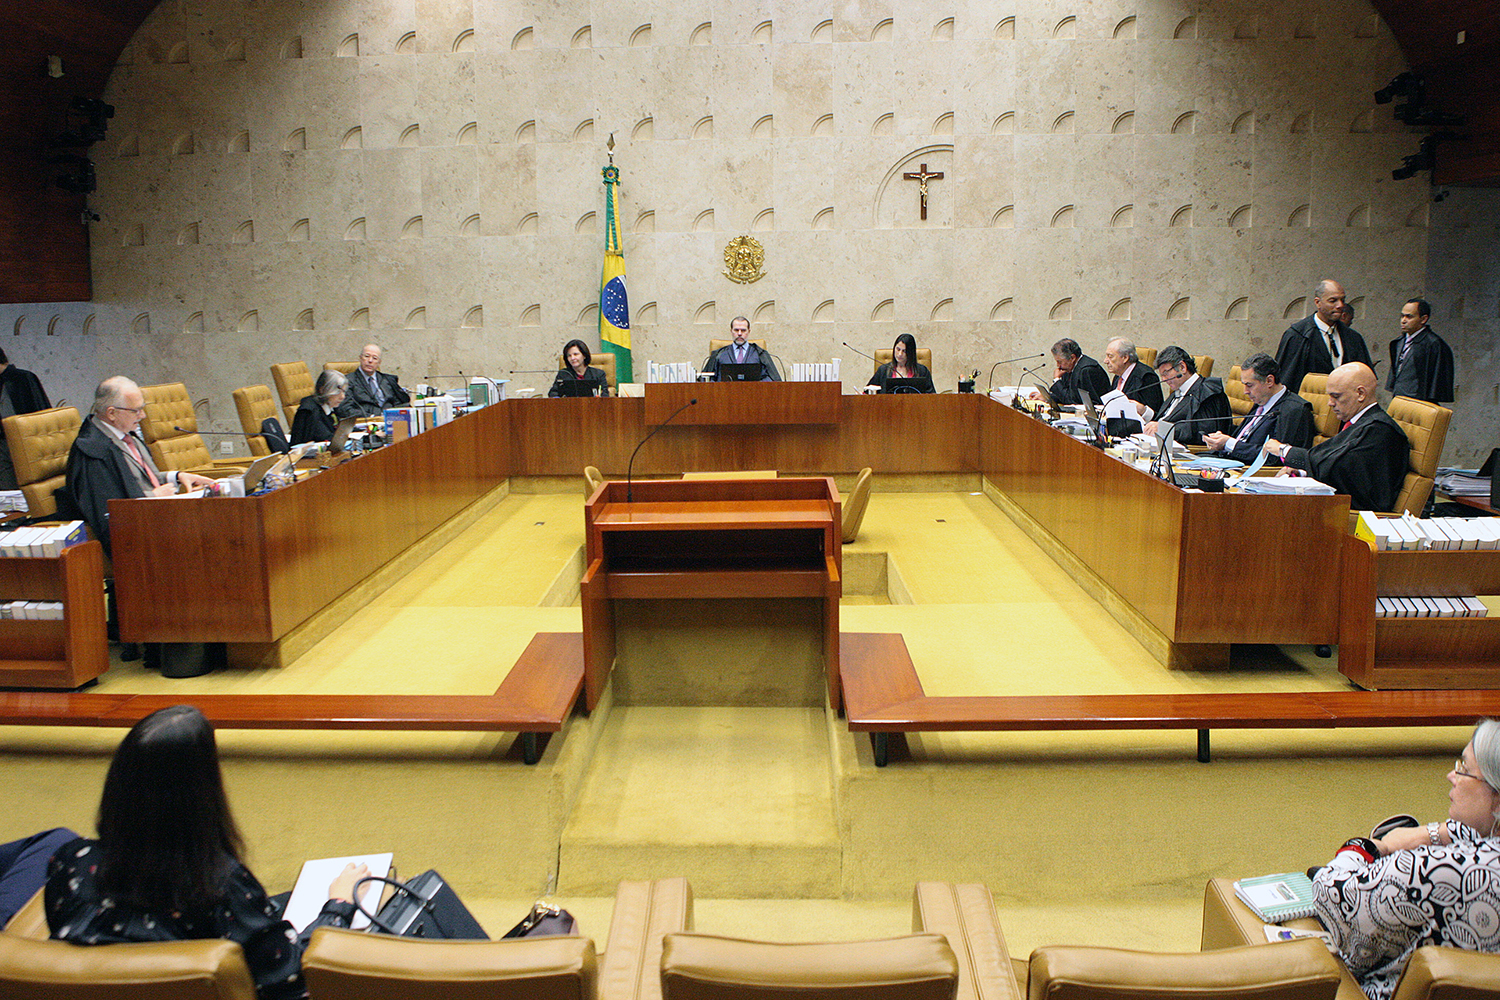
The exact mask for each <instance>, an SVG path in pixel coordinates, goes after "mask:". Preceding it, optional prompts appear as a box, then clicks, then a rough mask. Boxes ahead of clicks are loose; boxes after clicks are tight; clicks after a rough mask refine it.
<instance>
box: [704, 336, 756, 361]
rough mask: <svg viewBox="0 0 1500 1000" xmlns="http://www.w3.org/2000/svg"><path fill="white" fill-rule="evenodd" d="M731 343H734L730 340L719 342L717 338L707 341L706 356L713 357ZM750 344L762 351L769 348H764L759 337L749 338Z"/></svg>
mask: <svg viewBox="0 0 1500 1000" xmlns="http://www.w3.org/2000/svg"><path fill="white" fill-rule="evenodd" d="M732 343H734V341H732V340H720V339H718V338H717V337H715V338H713V339H711V340H709V342H708V356H709V357H713V356H714V355H715V354H717V353H719V352H720V351H722V350H723V349H724V348H726V347H728V346H729V345H730V344H732ZM750 343H752V344H754V345H755V346H756V347H759V348H760V349H761V350H763V351H766V350H770V348H768V347H766V342H765V341H764V340H762V339H760V338H759V337H751V338H750Z"/></svg>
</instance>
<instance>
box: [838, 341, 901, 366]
mask: <svg viewBox="0 0 1500 1000" xmlns="http://www.w3.org/2000/svg"><path fill="white" fill-rule="evenodd" d="M843 344H844V346H845V347H847V348H849V350H851V351H853V352H854V353H855V354H858V355H859V356H860V357H862V358H869V359H870V360H871V361H875V356H874V355H873V354H866V353H865V352H864V351H861V350H860V349H859V348H857V347H855V346H854V345H853V344H851V343H849V341H847V340H846V341H844V342H843ZM875 363H876V364H877V365H878V364H880V362H879V361H875ZM916 363H917V359H916V358H913V359H912V364H916Z"/></svg>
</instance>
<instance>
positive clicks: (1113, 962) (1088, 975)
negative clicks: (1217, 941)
mask: <svg viewBox="0 0 1500 1000" xmlns="http://www.w3.org/2000/svg"><path fill="white" fill-rule="evenodd" d="M1342 973H1343V969H1342V967H1341V966H1340V965H1339V963H1338V961H1337V960H1336V959H1334V957H1333V956H1332V955H1331V954H1329V952H1328V948H1327V946H1325V945H1324V944H1323V943H1322V942H1321V941H1317V940H1312V939H1307V938H1304V939H1302V940H1299V941H1285V942H1280V943H1277V944H1264V945H1245V946H1243V947H1239V948H1228V949H1224V950H1221V951H1199V952H1185V953H1181V954H1159V953H1152V952H1142V951H1126V950H1124V949H1120V948H1085V947H1074V946H1066V945H1063V946H1048V947H1044V948H1038V949H1037V950H1036V951H1034V952H1032V953H1031V962H1030V963H1029V971H1028V975H1027V984H1026V985H1027V989H1026V995H1027V997H1028V1000H1147V998H1151V1000H1155V998H1159V997H1173V996H1181V997H1192V998H1193V1000H1214V998H1223V1000H1242V998H1245V997H1254V998H1255V1000H1334V997H1335V995H1336V994H1337V993H1338V990H1339V983H1340V979H1341V976H1342Z"/></svg>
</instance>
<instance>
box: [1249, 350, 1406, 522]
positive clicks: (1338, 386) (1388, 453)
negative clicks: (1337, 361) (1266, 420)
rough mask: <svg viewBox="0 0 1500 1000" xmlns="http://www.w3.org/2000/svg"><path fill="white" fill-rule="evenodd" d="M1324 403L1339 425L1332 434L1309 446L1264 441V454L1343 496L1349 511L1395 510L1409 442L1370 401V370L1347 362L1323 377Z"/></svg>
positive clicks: (1372, 382) (1372, 383)
mask: <svg viewBox="0 0 1500 1000" xmlns="http://www.w3.org/2000/svg"><path fill="white" fill-rule="evenodd" d="M1328 403H1329V406H1330V408H1331V409H1332V410H1333V413H1334V415H1335V416H1337V417H1338V418H1339V420H1340V421H1342V423H1343V426H1342V427H1341V428H1340V429H1339V432H1338V433H1337V434H1335V435H1334V436H1333V437H1331V438H1329V439H1328V440H1327V441H1324V442H1323V443H1322V444H1319V445H1314V446H1313V447H1311V448H1297V447H1293V446H1292V445H1289V444H1283V443H1282V442H1280V441H1278V440H1276V439H1275V438H1268V439H1267V440H1266V443H1265V445H1264V446H1263V447H1264V448H1265V450H1266V452H1267V453H1268V454H1271V455H1275V456H1276V457H1278V458H1280V459H1281V461H1282V463H1283V464H1285V465H1286V466H1287V467H1288V468H1289V469H1301V470H1304V471H1306V472H1307V473H1308V474H1309V475H1311V476H1312V477H1313V478H1314V479H1317V480H1319V481H1321V482H1325V483H1327V484H1328V485H1329V486H1332V487H1333V488H1334V489H1335V490H1337V491H1338V492H1340V493H1347V494H1348V495H1349V498H1350V500H1349V506H1350V507H1352V508H1353V509H1355V510H1380V511H1388V510H1395V509H1396V497H1397V496H1398V495H1399V494H1400V493H1401V484H1402V482H1403V481H1404V480H1405V479H1406V470H1407V467H1408V466H1409V465H1410V462H1411V458H1410V455H1411V444H1410V443H1409V442H1408V441H1407V439H1406V432H1405V431H1403V430H1402V429H1401V425H1400V424H1398V423H1396V421H1394V420H1392V419H1391V417H1390V415H1389V414H1387V413H1386V412H1385V411H1384V410H1382V409H1381V408H1380V404H1379V403H1378V402H1376V400H1375V373H1374V372H1373V371H1371V369H1370V366H1369V365H1366V364H1361V363H1359V362H1353V363H1351V364H1347V365H1340V366H1339V367H1337V368H1335V369H1334V370H1333V371H1332V372H1331V373H1330V374H1329V376H1328ZM1418 513H1420V511H1419V512H1418Z"/></svg>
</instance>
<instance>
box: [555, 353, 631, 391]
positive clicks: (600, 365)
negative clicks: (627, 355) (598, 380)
mask: <svg viewBox="0 0 1500 1000" xmlns="http://www.w3.org/2000/svg"><path fill="white" fill-rule="evenodd" d="M589 366H590V367H592V368H597V369H599V370H600V371H602V372H603V373H604V376H605V378H607V379H608V380H609V391H610V392H611V393H613V394H614V395H619V393H620V382H619V379H617V378H616V377H615V356H614V355H613V354H611V353H610V352H608V351H591V352H590V354H589ZM566 367H568V363H567V362H566V361H564V360H563V359H562V357H561V356H559V357H558V359H557V368H558V370H559V371H561V370H562V369H564V368H566Z"/></svg>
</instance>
